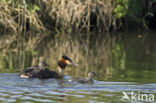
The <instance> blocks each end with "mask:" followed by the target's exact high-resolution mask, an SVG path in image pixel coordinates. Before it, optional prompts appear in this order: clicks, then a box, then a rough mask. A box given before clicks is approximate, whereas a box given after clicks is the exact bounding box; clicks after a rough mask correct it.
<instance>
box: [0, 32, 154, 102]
mask: <svg viewBox="0 0 156 103" xmlns="http://www.w3.org/2000/svg"><path fill="white" fill-rule="evenodd" d="M114 35H115V36H114ZM117 35H118V36H117ZM73 38H74V37H73ZM84 38H86V39H85V40H84V41H83V42H84V43H82V41H81V40H79V41H80V42H77V41H76V40H77V39H74V41H73V42H72V41H70V42H67V41H63V40H61V41H62V42H63V43H58V44H56V43H55V44H54V43H53V40H50V39H48V40H47V41H48V42H49V43H47V45H48V46H46V47H45V48H41V47H42V46H39V47H38V48H37V49H35V50H32V49H29V50H28V49H25V51H18V50H19V49H18V50H16V49H15V50H10V51H9V50H8V49H6V50H5V48H3V50H2V49H1V50H0V103H1V102H2V103H69V102H70V103H125V102H127V103H131V102H134V103H145V102H150V103H155V102H156V79H155V78H156V46H155V45H156V32H125V33H116V34H112V36H111V37H109V38H108V37H107V36H105V37H97V36H94V35H91V36H90V38H88V37H84ZM78 39H79V38H78ZM69 40H70V39H69ZM69 40H68V41H69ZM55 42H57V41H55ZM87 42H89V43H88V44H87ZM42 44H43V43H42ZM49 45H50V46H49ZM56 45H57V46H56ZM69 45H70V46H71V47H70V48H68V47H69ZM72 45H73V46H72ZM61 47H64V48H63V49H62V48H61ZM40 50H42V52H40ZM82 51H83V52H82ZM63 54H66V55H68V56H69V57H70V58H71V59H72V60H73V61H75V62H77V63H78V64H79V66H78V67H74V66H68V67H67V68H66V70H65V77H64V78H63V79H46V80H44V79H37V78H34V79H32V78H29V79H26V78H20V77H19V73H20V71H22V69H23V68H25V67H29V66H31V65H35V64H37V63H38V62H40V61H41V60H43V59H45V58H46V61H47V63H48V64H50V65H51V66H50V68H49V69H51V70H56V69H55V68H56V67H57V60H58V59H59V58H60V57H61V55H63ZM90 71H94V72H95V73H96V74H97V75H98V76H97V77H95V78H94V83H93V84H79V83H76V82H69V81H68V79H70V78H72V77H85V76H87V74H88V72H90ZM126 96H128V97H126Z"/></svg>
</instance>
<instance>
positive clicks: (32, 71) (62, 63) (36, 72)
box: [20, 56, 77, 79]
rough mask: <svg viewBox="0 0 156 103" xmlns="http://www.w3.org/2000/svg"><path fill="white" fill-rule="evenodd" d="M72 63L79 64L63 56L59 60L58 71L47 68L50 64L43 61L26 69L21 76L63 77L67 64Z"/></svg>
mask: <svg viewBox="0 0 156 103" xmlns="http://www.w3.org/2000/svg"><path fill="white" fill-rule="evenodd" d="M72 64H73V65H77V64H76V63H74V62H73V61H72V60H71V59H70V58H68V57H67V56H62V58H61V59H60V60H59V61H58V66H57V72H55V71H51V70H49V69H47V68H46V66H48V64H47V63H45V61H43V62H41V63H40V64H39V65H37V66H32V67H29V68H26V69H24V70H23V72H22V73H21V74H20V77H24V78H40V79H48V78H62V77H63V75H64V74H63V71H64V70H65V68H66V66H67V65H72Z"/></svg>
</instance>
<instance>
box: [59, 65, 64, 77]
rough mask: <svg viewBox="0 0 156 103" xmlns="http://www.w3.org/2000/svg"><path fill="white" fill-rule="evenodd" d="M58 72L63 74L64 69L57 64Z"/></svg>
mask: <svg viewBox="0 0 156 103" xmlns="http://www.w3.org/2000/svg"><path fill="white" fill-rule="evenodd" d="M57 73H58V75H59V76H63V75H64V70H63V69H62V68H61V67H60V66H57Z"/></svg>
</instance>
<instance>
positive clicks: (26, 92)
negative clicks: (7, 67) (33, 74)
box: [0, 73, 156, 103]
mask: <svg viewBox="0 0 156 103" xmlns="http://www.w3.org/2000/svg"><path fill="white" fill-rule="evenodd" d="M68 78H70V77H69V76H66V77H65V78H64V79H63V80H56V79H47V80H39V79H24V78H19V76H18V74H14V73H10V74H8V73H1V74H0V84H1V85H0V102H4V103H12V102H13V103H14V102H22V103H43V102H46V103H52V102H54V103H56V102H57V103H69V102H72V103H88V102H90V103H97V102H99V103H100V102H101V103H104V102H110V103H112V102H116V103H117V102H123V101H125V100H122V96H123V94H122V92H123V91H125V92H127V93H129V92H131V91H133V92H135V93H138V92H139V91H140V92H141V93H144V94H149V93H151V94H153V95H155V94H156V84H154V83H146V84H142V83H137V82H111V81H97V80H95V81H94V84H93V85H82V84H78V83H69V82H68Z"/></svg>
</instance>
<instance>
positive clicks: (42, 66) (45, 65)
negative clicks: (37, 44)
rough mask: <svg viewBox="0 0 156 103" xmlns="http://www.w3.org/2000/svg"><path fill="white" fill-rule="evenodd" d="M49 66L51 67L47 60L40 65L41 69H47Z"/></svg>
mask: <svg viewBox="0 0 156 103" xmlns="http://www.w3.org/2000/svg"><path fill="white" fill-rule="evenodd" d="M47 66H49V65H48V64H47V63H46V62H45V60H43V61H42V62H40V63H39V68H41V69H45V68H46V67H47Z"/></svg>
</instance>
